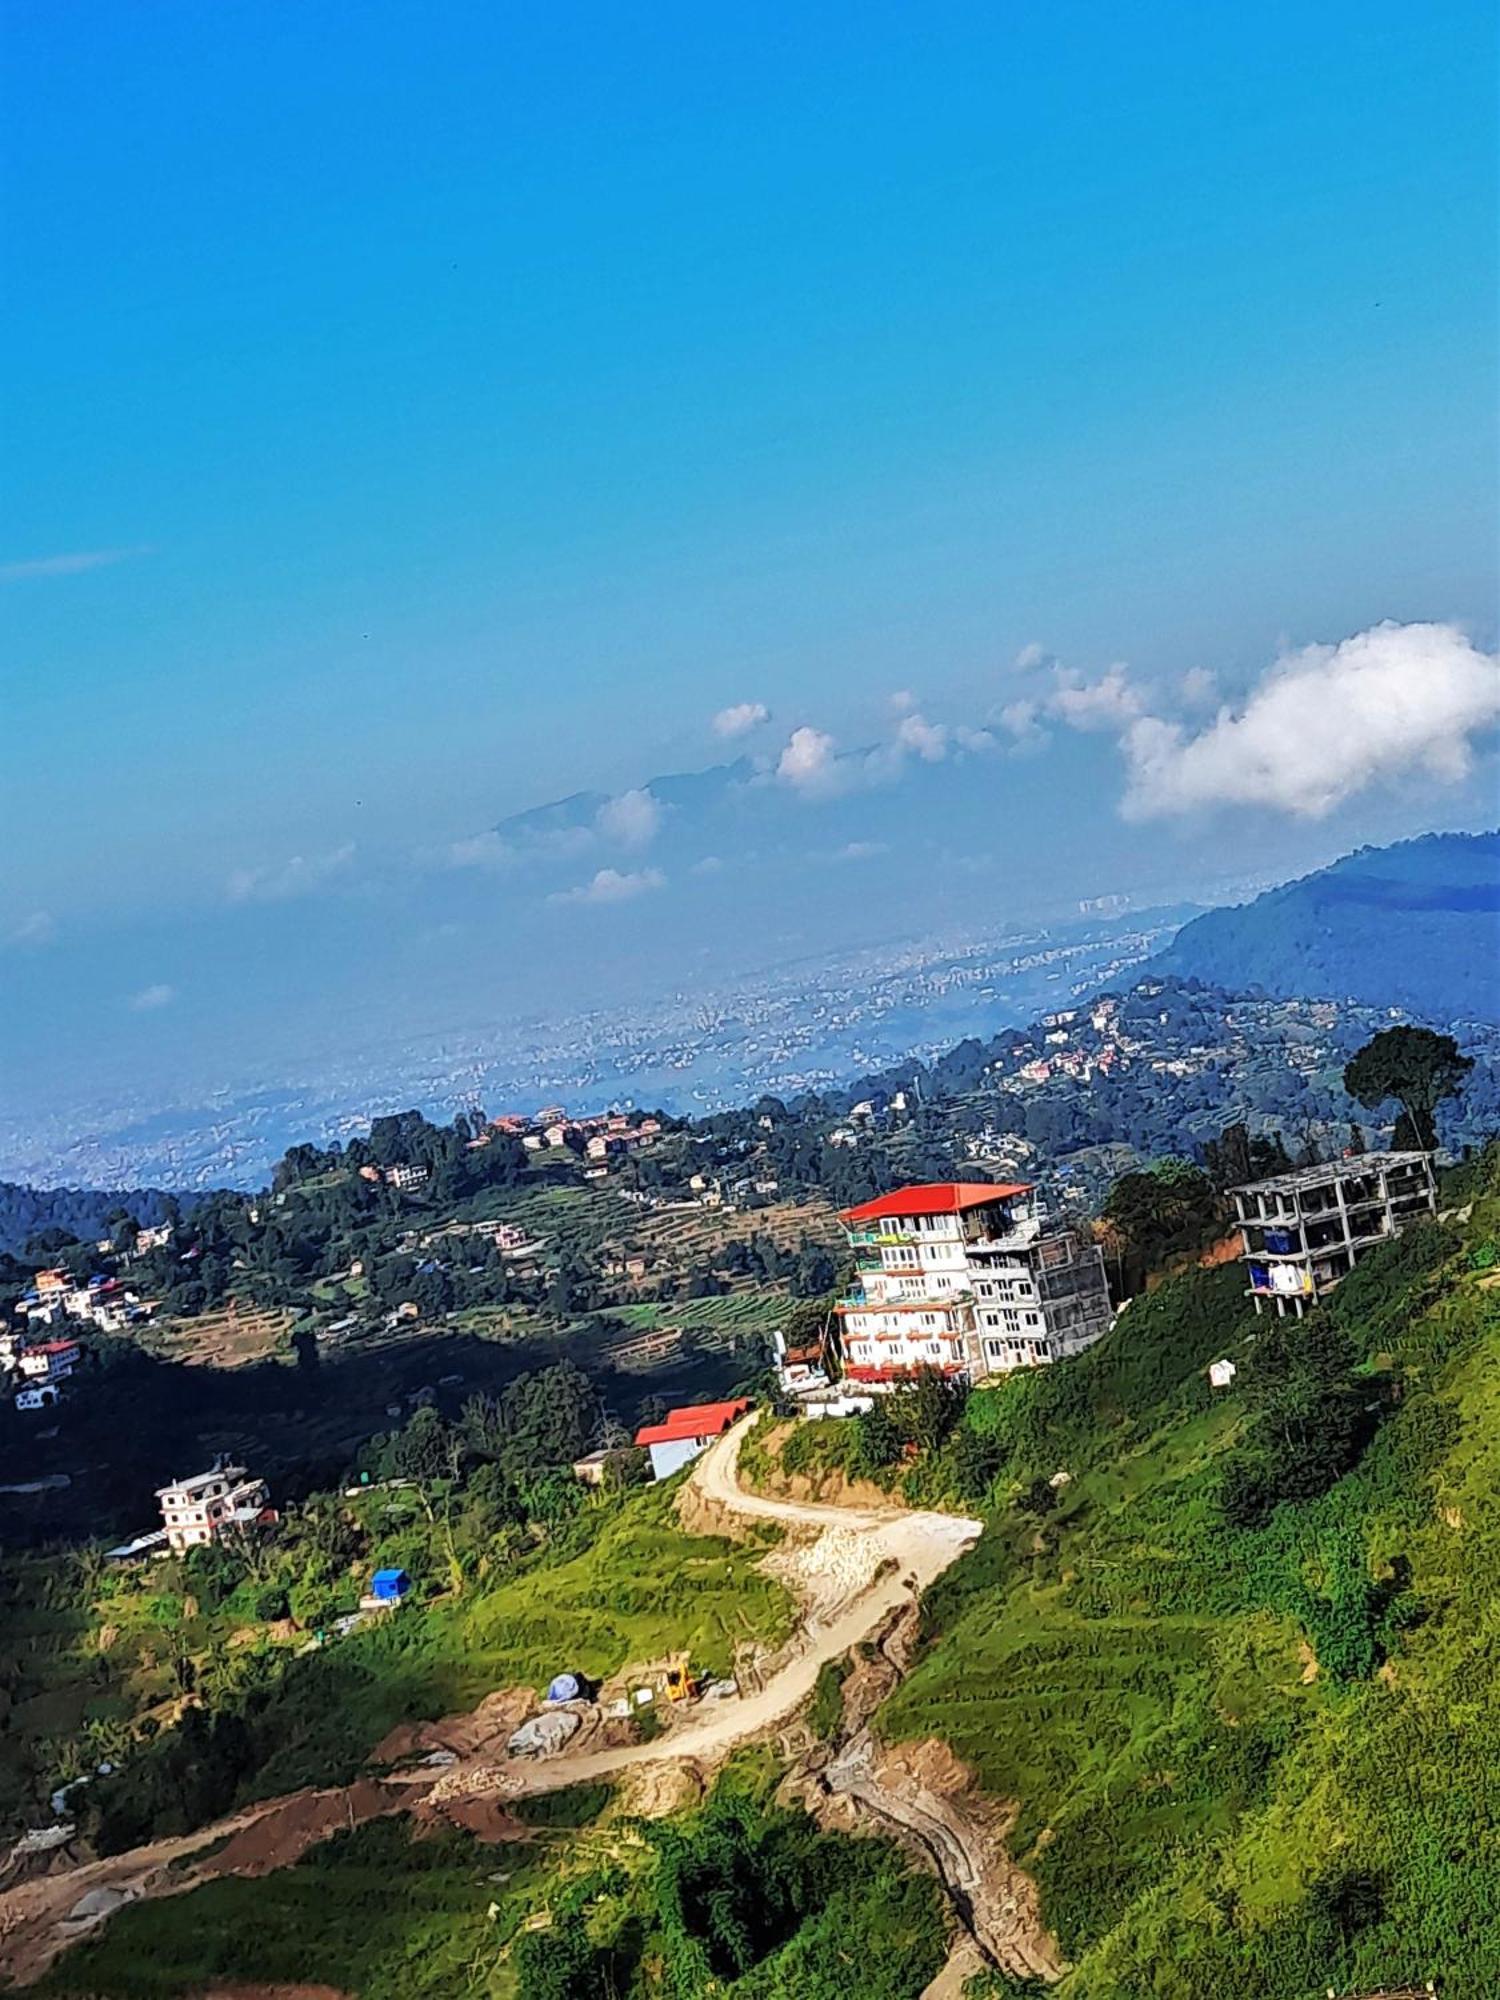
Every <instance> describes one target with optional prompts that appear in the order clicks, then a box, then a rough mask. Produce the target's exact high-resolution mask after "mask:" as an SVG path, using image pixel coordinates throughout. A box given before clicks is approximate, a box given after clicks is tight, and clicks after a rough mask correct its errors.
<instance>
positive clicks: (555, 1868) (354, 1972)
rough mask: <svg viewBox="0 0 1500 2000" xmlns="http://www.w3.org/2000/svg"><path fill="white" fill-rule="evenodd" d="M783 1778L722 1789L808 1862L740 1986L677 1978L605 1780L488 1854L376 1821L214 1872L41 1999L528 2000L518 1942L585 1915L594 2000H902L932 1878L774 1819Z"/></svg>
mask: <svg viewBox="0 0 1500 2000" xmlns="http://www.w3.org/2000/svg"><path fill="white" fill-rule="evenodd" d="M778 1775H779V1773H778V1772H777V1769H776V1767H775V1765H774V1762H773V1761H772V1760H771V1759H769V1757H768V1756H767V1755H766V1753H764V1752H752V1753H750V1754H749V1755H748V1756H746V1757H742V1758H741V1759H739V1760H736V1762H735V1763H734V1764H732V1765H731V1766H730V1768H729V1770H728V1772H727V1773H726V1774H725V1776H724V1777H723V1778H722V1779H721V1781H720V1785H719V1788H718V1796H719V1798H721V1799H722V1798H724V1797H726V1796H728V1795H737V1796H739V1797H740V1798H742V1799H743V1800H744V1801H745V1802H746V1804H747V1805H748V1807H749V1809H750V1813H751V1824H752V1826H760V1827H766V1826H768V1825H769V1824H771V1823H773V1822H775V1823H777V1824H779V1825H780V1827H781V1828H782V1829H783V1834H782V1839H783V1847H784V1850H785V1852H786V1862H785V1864H784V1869H783V1873H787V1872H790V1873H791V1874H792V1875H796V1874H798V1873H800V1872H803V1871H809V1870H810V1871H812V1878H813V1879H812V1883H811V1886H810V1890H809V1894H808V1896H807V1897H806V1898H804V1899H801V1900H803V1901H804V1902H805V1903H806V1904H808V1905H810V1907H806V1908H804V1909H802V1910H801V1911H799V1913H798V1916H797V1917H794V1919H793V1924H794V1927H793V1928H792V1929H791V1931H790V1934H789V1935H788V1936H786V1937H785V1938H784V1940H775V1939H773V1940H772V1941H771V1949H770V1950H769V1951H768V1952H767V1954H766V1955H765V1956H764V1957H762V1958H761V1959H760V1961H759V1963H758V1964H756V1965H755V1966H753V1967H752V1968H751V1969H750V1970H749V1971H748V1972H747V1973H746V1974H745V1975H744V1976H743V1977H741V1978H740V1979H737V1980H730V1981H728V1982H727V1983H724V1982H719V1981H712V1982H710V1983H709V1985H707V1986H705V1985H704V1984H703V1983H702V1982H700V1981H699V1980H697V1979H694V1978H691V1977H689V1978H688V1979H686V1980H684V1979H683V1977H682V1973H681V1965H680V1956H681V1955H680V1951H678V1950H676V1949H675V1944H676V1940H675V1939H674V1926H673V1923H672V1920H671V1916H670V1913H669V1911H668V1910H667V1909H666V1908H665V1907H664V1905H663V1898H662V1895H661V1893H660V1881H659V1865H660V1864H659V1860H658V1855H659V1852H660V1849H659V1847H658V1845H657V1844H656V1843H655V1842H648V1841H647V1840H645V1839H643V1838H642V1836H641V1834H640V1832H639V1831H638V1830H637V1828H636V1827H635V1825H634V1824H633V1823H632V1822H631V1821H630V1820H629V1819H628V1818H623V1817H621V1816H620V1815H619V1813H618V1812H617V1810H616V1809H614V1808H613V1807H612V1806H611V1805H610V1802H609V1794H608V1792H607V1790H606V1789H605V1788H603V1787H592V1788H587V1790H586V1791H585V1788H579V1789H578V1792H577V1793H575V1794H572V1795H558V1799H556V1800H554V1801H553V1802H552V1804H553V1805H554V1807H555V1808H556V1807H557V1806H559V1804H560V1805H562V1806H564V1807H576V1808H577V1809H576V1810H554V1811H553V1812H552V1813H550V1814H528V1815H527V1817H528V1818H530V1819H532V1821H533V1826H534V1831H533V1834H532V1837H531V1838H530V1839H529V1840H527V1841H525V1842H512V1843H508V1844H507V1845H505V1846H503V1847H486V1846H484V1845H483V1844H481V1843H480V1842H477V1841H471V1840H469V1839H467V1838H465V1837H463V1836H461V1835H457V1834H448V1833H442V1834H439V1835H437V1836H436V1837H433V1836H431V1835H428V1836H425V1837H419V1838H415V1839H414V1838H412V1837H411V1835H410V1833H409V1831H408V1829H407V1827H406V1825H405V1823H404V1822H401V1821H392V1820H385V1821H374V1822H371V1823H370V1824H368V1825H365V1826H362V1827H360V1828H358V1829H356V1830H355V1831H353V1832H351V1833H348V1834H342V1835H339V1836H337V1837H335V1838H334V1839H333V1840H330V1841H328V1842H326V1843H325V1844H324V1845H323V1846H321V1847H319V1848H315V1849H313V1850H312V1851H311V1852H310V1853H309V1854H307V1855H306V1856H304V1858H303V1859H302V1861H300V1862H299V1863H298V1864H297V1865H296V1866H295V1867H292V1868H289V1869H284V1870H282V1871H281V1872H279V1873H277V1874H274V1875H270V1876H266V1877H264V1878H261V1879H258V1880H255V1881H247V1880H237V1879H231V1880H225V1881H221V1882H213V1883H209V1884H206V1885H205V1886H204V1887H202V1888H199V1889H196V1890H193V1891H191V1892H190V1893H189V1894H187V1895H185V1896H183V1897H181V1898H174V1899H170V1900H167V1901H157V1902H153V1903H151V1904H149V1905H140V1906H138V1907H137V1908H135V1909H130V1910H126V1911H124V1912H123V1913H122V1914H121V1915H120V1916H118V1917H116V1918H115V1919H114V1921H113V1922H112V1923H111V1924H110V1925H109V1926H108V1927H107V1928H106V1929H105V1930H104V1932H103V1933H102V1934H101V1935H99V1936H98V1937H97V1938H95V1939H93V1940H90V1941H89V1942H87V1943H85V1944H83V1945H80V1946H79V1947H78V1948H76V1949H75V1950H74V1951H72V1952H70V1953H68V1954H67V1955H66V1956H65V1957H64V1958H63V1959H62V1960H61V1961H60V1962H59V1964H58V1965H57V1966H56V1967H55V1968H54V1970H53V1972H52V1973H51V1975H50V1976H49V1977H48V1978H47V1979H46V1980H44V1981H43V1982H42V1984H41V1986H40V1987H39V1988H38V1989H37V1990H38V1993H39V1995H40V1994H45V1995H59V1996H60V1995H71V1996H83V1995H87V1996H89V1997H90V2000H106V1996H108V2000H179V1996H185V1995H188V1994H201V1993H203V1992H204V1991H206V1990H208V1989H210V1988H217V1987H219V1986H220V1985H221V1983H223V1982H231V1981H232V1982H235V1983H236V1986H237V1987H238V1983H239V1982H248V1981H254V1982H266V1983H267V1984H270V1983H279V1982H286V1983H288V1984H290V1983H291V1982H294V1981H304V1980H316V1981H322V1982H326V1983H327V1984H329V1985H331V1986H333V1987H335V1988H337V1989H338V1990H339V1991H341V1992H348V1993H354V1994H358V1995H360V1996H361V2000H470V1997H471V1996H474V1995H480V1994H482V1995H485V1996H487V2000H528V1994H527V1992H526V1991H525V1989H524V1987H523V1985H522V1982H521V1980H520V1978H519V1976H518V1967H517V1964H516V1961H515V1958H514V1956H513V1950H514V1947H515V1944H516V1940H517V1939H518V1937H519V1936H520V1935H521V1934H522V1933H523V1932H524V1931H526V1930H527V1929H529V1928H530V1926H531V1925H532V1924H533V1923H538V1922H540V1923H542V1924H546V1923H547V1922H548V1921H549V1920H550V1921H551V1922H553V1923H557V1922H559V1921H562V1920H565V1919H566V1917H567V1916H568V1915H569V1914H571V1913H573V1912H577V1913H578V1914H579V1915H580V1916H581V1917H582V1918H583V1920H584V1922H585V1924H586V1925H587V1929H588V1933H589V1936H590V1937H591V1939H592V1940H593V1941H594V1942H595V1943H597V1944H598V1945H600V1946H601V1947H603V1948H605V1949H606V1950H607V1951H609V1952H610V1953H611V1955H612V1957H613V1961H614V1963H613V1966H612V1976H611V1977H610V1979H609V1981H608V1984H607V1987H605V1988H601V1987H599V1986H596V1985H593V1984H590V1986H589V1988H588V1991H589V1992H590V1993H591V1994H592V1993H597V1992H600V1991H601V1990H607V1991H608V1992H610V1993H611V1994H615V1993H619V1994H624V1993H625V1992H626V1991H627V1990H628V1992H629V1993H630V1994H631V1995H632V1996H633V2000H692V1996H696V1995H699V1994H706V1993H707V1992H708V1991H712V1992H715V1993H721V1994H724V1995H725V1996H726V2000H729V1996H736V1995H739V1996H743V2000H834V1997H835V1996H838V2000H844V1997H845V1996H848V1995H849V1994H851V1993H858V1994H860V1995H864V1996H866V1997H867V2000H875V1996H878V2000H907V1996H908V1995H911V1994H915V1993H917V1992H919V1991H920V1990H921V1989H922V1987H923V1986H924V1985H925V1984H926V1981H927V1980H928V1978H929V1977H930V1976H931V1975H932V1973H933V1972H935V1971H936V1969H937V1967H938V1965H939V1964H940V1963H941V1960H942V1956H943V1951H944V1942H943V1928H944V1927H943V1919H942V1915H941V1910H940V1904H939V1897H938V1893H937V1890H936V1887H935V1885H934V1884H933V1883H932V1882H931V1881H930V1880H929V1879H928V1878H927V1877H925V1876H923V1875H921V1874H920V1873H919V1872H915V1871H913V1870H911V1869H910V1868H909V1867H908V1866H907V1864H906V1863H904V1862H903V1861H902V1859H901V1858H900V1857H899V1856H898V1855H897V1854H896V1853H895V1851H894V1850H893V1849H890V1848H889V1847H887V1846H886V1845H885V1844H884V1843H883V1842H879V1841H870V1840H861V1841H858V1842H854V1841H850V1840H847V1839H841V1838H838V1837H829V1836H819V1835H817V1834H816V1833H815V1832H814V1831H813V1829H812V1828H811V1826H810V1825H809V1824H808V1823H807V1822H805V1821H802V1820H801V1819H800V1816H797V1815H791V1816H780V1818H779V1820H778V1819H777V1816H776V1815H774V1814H773V1813H772V1810H771V1806H770V1793H771V1790H772V1788H773V1787H774V1784H775V1782H776V1778H777V1776H778ZM601 1814H602V1817H601ZM539 1822H544V1823H539ZM703 1823H704V1815H703V1814H702V1813H701V1812H696V1811H695V1812H692V1813H688V1814H683V1815H678V1816H677V1817H676V1818H675V1819H674V1820H673V1821H672V1822H671V1823H670V1826H669V1827H668V1828H665V1829H662V1832H661V1834H660V1836H659V1838H660V1839H664V1840H665V1841H667V1842H673V1841H677V1840H683V1839H686V1840H692V1839H693V1838H694V1835H695V1830H696V1829H698V1828H700V1827H701V1826H702V1825H703ZM829 1884H831V1885H832V1886H831V1892H829V1890H828V1886H827V1885H829ZM678 1935H679V1936H680V1933H679V1934H678ZM851 1951H852V1952H853V1953H855V1954H857V1956H858V1960H859V1962H860V1963H862V1964H865V1965H867V1966H871V1967H874V1968H875V1971H874V1972H873V1973H872V1975H871V1979H870V1981H869V1982H868V1983H867V1982H864V1981H862V1982H861V1983H859V1984H857V1985H851V1983H850V1975H849V1967H850V1965H851V1963H852V1962H853V1961H852V1960H851ZM674 1961H675V1964H674ZM558 1990H559V1989H558V1988H557V1987H556V1986H552V1987H549V1989H548V1991H549V1993H556V1992H557V1991H558ZM571 1990H572V1989H571V1987H570V1988H569V1991H570V1992H571ZM531 2000H534V1996H531Z"/></svg>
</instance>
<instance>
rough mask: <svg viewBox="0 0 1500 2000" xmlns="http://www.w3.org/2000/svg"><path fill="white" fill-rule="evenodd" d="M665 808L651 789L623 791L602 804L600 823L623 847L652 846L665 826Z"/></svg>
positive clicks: (603, 830) (610, 838)
mask: <svg viewBox="0 0 1500 2000" xmlns="http://www.w3.org/2000/svg"><path fill="white" fill-rule="evenodd" d="M661 821H662V807H661V802H660V800H659V799H656V798H653V797H652V795H651V793H650V792H649V791H645V790H641V791H634V792H621V793H620V795H619V796H618V798H613V799H608V800H606V801H605V803H604V804H603V805H602V806H600V808H599V812H598V815H597V820H596V824H597V825H598V828H599V831H600V832H601V833H602V834H603V835H604V838H605V839H606V840H612V841H614V842H615V843H616V845H618V846H620V847H649V846H650V844H651V842H652V841H653V840H654V839H655V838H656V835H657V832H658V831H659V829H660V827H661Z"/></svg>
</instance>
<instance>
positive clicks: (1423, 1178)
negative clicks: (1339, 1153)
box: [1232, 1152, 1437, 1319]
mask: <svg viewBox="0 0 1500 2000" xmlns="http://www.w3.org/2000/svg"><path fill="white" fill-rule="evenodd" d="M1232 1192H1233V1195H1234V1202H1235V1209H1236V1212H1237V1216H1238V1220H1239V1226H1240V1241H1241V1243H1242V1245H1243V1251H1242V1255H1243V1258H1244V1263H1245V1269H1246V1273H1247V1275H1248V1278H1249V1284H1248V1290H1249V1293H1250V1296H1251V1297H1252V1298H1253V1299H1254V1301H1255V1310H1256V1311H1257V1312H1258V1313H1259V1312H1265V1311H1266V1310H1267V1309H1269V1310H1271V1311H1273V1312H1275V1313H1277V1314H1279V1315H1280V1316H1282V1317H1283V1318H1284V1317H1285V1316H1286V1315H1287V1314H1288V1313H1292V1314H1295V1315H1296V1317H1297V1318H1299V1319H1300V1318H1301V1317H1302V1315H1303V1313H1305V1312H1306V1311H1307V1309H1308V1307H1309V1306H1311V1305H1315V1304H1316V1303H1317V1301H1318V1300H1319V1299H1320V1298H1322V1297H1323V1296H1324V1294H1325V1293H1327V1292H1330V1291H1332V1289H1333V1287H1334V1286H1335V1285H1336V1284H1338V1282H1339V1280H1340V1279H1341V1278H1345V1277H1347V1276H1348V1275H1349V1273H1350V1272H1351V1271H1352V1270H1353V1269H1354V1266H1355V1265H1356V1264H1357V1263H1358V1262H1359V1259H1360V1258H1361V1257H1362V1256H1363V1255H1364V1254H1365V1252H1366V1251H1367V1250H1369V1249H1371V1248H1373V1246H1374V1245H1375V1244H1377V1243H1384V1242H1386V1241H1387V1240H1388V1239H1389V1238H1390V1237H1392V1236H1398V1235H1399V1234H1400V1233H1401V1231H1402V1229H1404V1228H1405V1226H1406V1225H1407V1223H1409V1222H1411V1221H1412V1220H1413V1219H1414V1218H1417V1217H1420V1216H1423V1215H1431V1214H1433V1213H1434V1212H1435V1211H1436V1209H1437V1181H1436V1178H1435V1176H1434V1174H1433V1171H1432V1156H1431V1155H1430V1154H1429V1153H1415V1152H1413V1153H1361V1154H1359V1155H1357V1156H1356V1157H1355V1158H1353V1159H1348V1160H1334V1161H1332V1162H1331V1163H1330V1164H1329V1165H1327V1166H1321V1167H1298V1168H1296V1169H1295V1170H1294V1171H1292V1172H1291V1173H1285V1174H1273V1175H1272V1176H1271V1178H1270V1179H1269V1180H1263V1181H1252V1182H1250V1183H1249V1185H1248V1186H1245V1187H1238V1188H1235V1189H1233V1190H1232Z"/></svg>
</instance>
